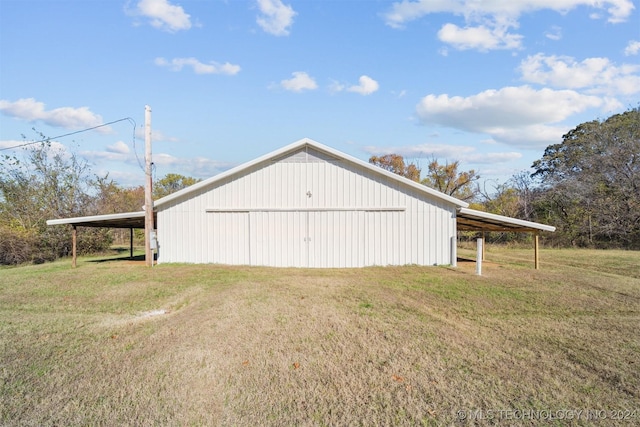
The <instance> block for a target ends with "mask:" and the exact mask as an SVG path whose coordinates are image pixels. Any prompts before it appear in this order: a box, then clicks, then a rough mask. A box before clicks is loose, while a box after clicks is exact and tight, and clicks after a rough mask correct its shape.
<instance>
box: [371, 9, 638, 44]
mask: <svg viewBox="0 0 640 427" xmlns="http://www.w3.org/2000/svg"><path fill="white" fill-rule="evenodd" d="M579 6H586V7H592V8H595V9H597V10H603V9H606V12H607V13H608V16H609V18H608V21H609V22H611V23H618V22H623V21H626V20H627V18H628V17H629V16H630V15H631V13H632V11H633V9H634V6H633V3H632V1H631V0H601V1H594V0H517V1H516V0H492V1H478V0H402V1H400V2H395V3H393V5H392V6H391V9H390V10H389V11H388V12H387V13H385V14H383V18H384V20H385V23H386V24H387V25H389V26H390V27H393V28H403V27H404V26H405V24H406V23H407V22H410V21H414V20H417V19H420V18H422V17H423V16H426V15H429V14H434V13H449V14H453V15H457V16H461V17H463V19H464V21H465V24H466V25H465V27H464V28H462V27H460V26H458V25H455V24H453V23H446V24H444V25H443V26H442V27H441V29H440V31H439V32H438V37H439V39H440V40H441V41H442V42H444V43H448V44H451V45H452V46H454V47H456V48H457V49H479V50H481V51H487V50H491V49H518V48H520V47H521V43H522V36H521V35H519V34H514V33H510V32H509V30H510V29H511V28H518V26H519V22H518V19H519V18H520V16H521V15H523V14H525V13H532V12H535V11H538V10H554V11H556V12H558V13H562V14H564V13H567V12H569V11H570V10H572V9H574V8H576V7H579ZM547 37H549V38H551V39H554V40H556V39H557V38H558V37H560V33H559V32H558V31H554V32H553V33H551V32H548V33H547Z"/></svg>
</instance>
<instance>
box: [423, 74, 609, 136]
mask: <svg viewBox="0 0 640 427" xmlns="http://www.w3.org/2000/svg"><path fill="white" fill-rule="evenodd" d="M612 105H615V103H614V104H608V103H607V100H605V99H602V98H600V97H596V96H589V95H583V94H580V93H578V92H575V91H572V90H557V91H556V90H552V89H547V88H545V89H540V90H535V89H532V88H531V87H529V86H520V87H505V88H502V89H500V90H487V91H484V92H481V93H479V94H477V95H473V96H469V97H460V96H453V97H450V96H449V95H446V94H443V95H427V96H425V97H424V98H423V99H422V100H421V101H420V103H419V104H418V106H417V107H416V112H417V115H418V117H419V118H420V120H421V121H422V122H423V123H425V124H435V125H440V126H446V127H450V128H454V129H460V130H463V131H466V132H475V133H485V134H488V135H490V136H491V137H492V138H494V139H495V140H496V141H498V142H503V143H507V144H511V145H518V146H529V147H544V146H546V145H549V144H550V143H555V142H557V141H559V140H561V137H562V135H563V133H564V132H566V130H568V129H567V128H566V126H562V125H557V123H560V122H562V121H563V120H565V119H567V118H568V117H570V116H571V115H573V114H577V113H580V112H583V111H585V110H586V109H588V108H594V107H608V108H609V107H611V106H612ZM618 107H620V106H619V105H618Z"/></svg>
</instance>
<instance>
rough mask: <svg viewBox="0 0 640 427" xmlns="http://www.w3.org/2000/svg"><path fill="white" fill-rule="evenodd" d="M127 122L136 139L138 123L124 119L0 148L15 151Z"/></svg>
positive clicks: (130, 119) (127, 118) (0, 149)
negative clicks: (132, 129)
mask: <svg viewBox="0 0 640 427" xmlns="http://www.w3.org/2000/svg"><path fill="white" fill-rule="evenodd" d="M125 120H127V121H129V123H131V122H133V125H134V138H135V123H136V122H135V120H133V119H132V118H131V117H125V118H124V119H119V120H114V121H112V122H109V123H103V124H101V125H98V126H94V127H90V128H87V129H82V130H77V131H75V132H71V133H66V134H64V135H59V136H53V137H51V138H45V139H41V140H40V141H33V142H27V143H24V144H20V145H14V146H13V147H5V148H0V151H4V150H13V149H16V148H21V147H26V146H27V145H33V144H40V143H42V142H49V141H51V140H52V139H59V138H64V137H67V136H71V135H76V134H78V133H82V132H88V131H90V130H94V129H98V128H101V127H105V126H109V125H112V124H114V123H118V122H123V121H125ZM138 162H139V161H138Z"/></svg>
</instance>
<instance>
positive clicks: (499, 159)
mask: <svg viewBox="0 0 640 427" xmlns="http://www.w3.org/2000/svg"><path fill="white" fill-rule="evenodd" d="M363 149H364V151H365V152H367V153H369V154H371V155H380V154H399V155H401V156H402V157H404V158H405V159H427V160H430V159H432V158H436V159H450V160H459V161H461V162H467V163H476V164H498V163H508V162H513V161H515V160H519V159H521V158H522V153H518V152H515V151H509V152H494V153H478V152H477V151H476V148H475V147H471V146H461V145H450V144H418V145H411V146H395V147H376V146H367V147H364V148H363ZM417 163H418V164H419V163H420V162H417Z"/></svg>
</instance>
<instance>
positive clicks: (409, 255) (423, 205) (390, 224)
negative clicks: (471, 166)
mask: <svg viewBox="0 0 640 427" xmlns="http://www.w3.org/2000/svg"><path fill="white" fill-rule="evenodd" d="M154 214H155V215H154V216H155V219H154V221H155V224H156V228H157V233H156V236H157V244H158V246H157V251H158V258H157V261H158V262H159V263H170V262H184V263H211V264H232V265H260V266H273V267H323V268H339V267H364V266H371V265H407V264H417V265H442V264H448V265H456V255H457V254H456V243H457V242H456V237H457V236H456V235H457V231H461V230H465V231H481V232H482V233H483V235H484V232H485V231H515V232H527V233H532V234H534V237H535V238H534V260H535V268H538V265H539V260H538V233H539V232H540V231H554V230H555V228H554V227H552V226H549V225H544V224H539V223H535V222H529V221H523V220H519V219H516V218H510V217H505V216H501V215H495V214H491V213H486V212H480V211H476V210H473V209H468V204H467V203H465V202H463V201H460V200H458V199H456V198H453V197H450V196H447V195H446V194H443V193H440V192H438V191H436V190H433V189H431V188H429V187H426V186H424V185H421V184H418V183H416V182H413V181H411V180H408V179H406V178H403V177H401V176H399V175H396V174H394V173H391V172H388V171H386V170H383V169H382V168H379V167H377V166H373V165H371V164H369V163H366V162H363V161H362V160H359V159H356V158H354V157H351V156H349V155H346V154H344V153H341V152H339V151H337V150H334V149H332V148H329V147H327V146H324V145H322V144H319V143H317V142H315V141H312V140H310V139H302V140H300V141H298V142H295V143H293V144H291V145H288V146H286V147H284V148H281V149H280V150H276V151H274V152H272V153H269V154H267V155H265V156H262V157H260V158H258V159H255V160H253V161H250V162H248V163H245V164H243V165H240V166H238V167H236V168H233V169H231V170H229V171H227V172H224V173H222V174H220V175H217V176H214V177H212V178H210V179H208V180H206V181H202V182H199V183H197V184H195V185H192V186H190V187H188V188H185V189H184V190H181V191H178V192H176V193H173V194H171V195H169V196H167V197H164V198H162V199H160V200H157V201H156V202H155V207H154ZM144 218H145V214H144V212H129V213H120V214H108V215H97V216H88V217H77V218H64V219H52V220H49V221H47V224H49V225H71V226H72V227H73V254H74V256H73V265H74V266H75V262H76V228H77V227H112V228H129V229H131V230H133V229H134V228H142V229H144V228H145V221H144ZM131 233H132V234H131V254H132V255H131V256H133V232H131ZM483 256H484V253H483Z"/></svg>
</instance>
